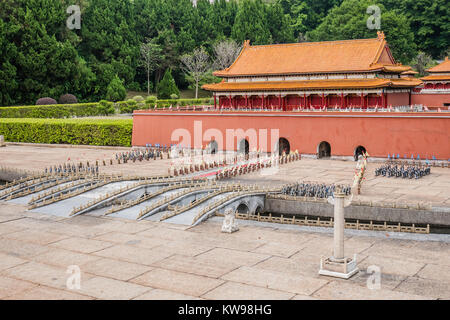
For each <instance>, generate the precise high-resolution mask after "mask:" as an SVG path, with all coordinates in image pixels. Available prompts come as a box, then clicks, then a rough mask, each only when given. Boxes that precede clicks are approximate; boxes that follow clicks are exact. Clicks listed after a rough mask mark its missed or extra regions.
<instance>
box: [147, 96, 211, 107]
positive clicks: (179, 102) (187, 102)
mask: <svg viewBox="0 0 450 320" xmlns="http://www.w3.org/2000/svg"><path fill="white" fill-rule="evenodd" d="M213 103H214V100H213V99H212V98H201V99H167V100H158V101H157V105H158V107H159V108H162V107H170V106H171V105H172V106H173V107H176V106H180V107H184V106H195V105H211V104H213ZM153 107H154V105H153Z"/></svg>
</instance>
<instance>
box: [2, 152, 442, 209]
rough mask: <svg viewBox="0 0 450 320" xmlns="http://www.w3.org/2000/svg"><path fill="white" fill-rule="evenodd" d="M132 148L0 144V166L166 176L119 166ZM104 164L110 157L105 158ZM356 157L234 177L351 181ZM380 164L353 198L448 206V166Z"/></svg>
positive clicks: (143, 165)
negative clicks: (379, 171) (395, 168)
mask: <svg viewBox="0 0 450 320" xmlns="http://www.w3.org/2000/svg"><path fill="white" fill-rule="evenodd" d="M129 150H131V148H113V147H59V146H51V147H47V146H44V147H40V146H35V145H9V146H8V147H6V148H0V166H6V167H10V168H16V169H22V170H26V169H28V170H29V169H32V170H44V168H45V167H48V166H50V165H59V164H61V163H64V162H75V163H78V162H80V161H82V162H86V161H90V163H91V164H93V163H95V161H97V160H98V161H99V163H100V164H101V162H102V160H103V159H106V160H108V159H114V165H113V166H110V165H107V166H106V167H103V166H100V172H102V173H124V174H127V175H148V176H151V175H166V174H167V173H168V168H169V166H170V163H171V160H167V159H165V160H151V161H150V162H147V161H143V162H139V161H136V163H131V162H129V163H127V164H121V165H118V164H117V162H116V161H115V154H116V153H118V152H126V151H129ZM107 162H108V161H107ZM355 165H356V163H355V162H354V161H340V160H316V159H302V160H301V161H299V162H293V163H288V164H286V165H282V166H280V168H279V172H278V173H277V174H275V175H272V176H261V175H260V173H259V172H256V173H253V174H248V175H245V176H240V177H238V178H235V179H233V180H234V181H241V182H248V183H261V181H264V184H266V185H271V186H275V185H283V184H286V183H293V182H299V181H311V182H320V183H343V184H350V185H351V184H352V182H353V176H354V173H355ZM379 166H381V163H369V165H368V171H367V173H366V176H365V181H364V182H363V186H362V195H360V196H358V197H357V198H356V197H355V199H361V200H368V199H371V200H375V201H376V200H379V201H404V202H418V201H423V202H431V203H432V204H433V205H434V206H444V207H450V169H449V168H435V167H433V168H432V169H431V172H432V174H431V175H429V176H426V177H423V178H421V179H419V180H415V179H411V180H410V179H396V178H386V177H377V178H375V174H374V170H375V169H376V168H377V167H379Z"/></svg>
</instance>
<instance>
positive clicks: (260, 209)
mask: <svg viewBox="0 0 450 320" xmlns="http://www.w3.org/2000/svg"><path fill="white" fill-rule="evenodd" d="M261 213H264V209H263V207H261V206H258V207H256V209H255V214H261Z"/></svg>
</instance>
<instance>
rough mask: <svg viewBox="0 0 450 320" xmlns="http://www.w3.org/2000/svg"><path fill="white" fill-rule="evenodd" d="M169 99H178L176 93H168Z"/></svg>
mask: <svg viewBox="0 0 450 320" xmlns="http://www.w3.org/2000/svg"><path fill="white" fill-rule="evenodd" d="M170 99H172V100H176V99H178V95H177V94H175V93H172V94H171V95H170Z"/></svg>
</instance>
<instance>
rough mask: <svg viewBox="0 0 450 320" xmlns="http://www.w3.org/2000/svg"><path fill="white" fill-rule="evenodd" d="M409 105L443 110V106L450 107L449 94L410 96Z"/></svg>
mask: <svg viewBox="0 0 450 320" xmlns="http://www.w3.org/2000/svg"><path fill="white" fill-rule="evenodd" d="M411 104H422V105H424V106H427V107H440V108H443V107H444V104H447V105H450V94H426V93H421V94H412V95H411Z"/></svg>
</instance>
